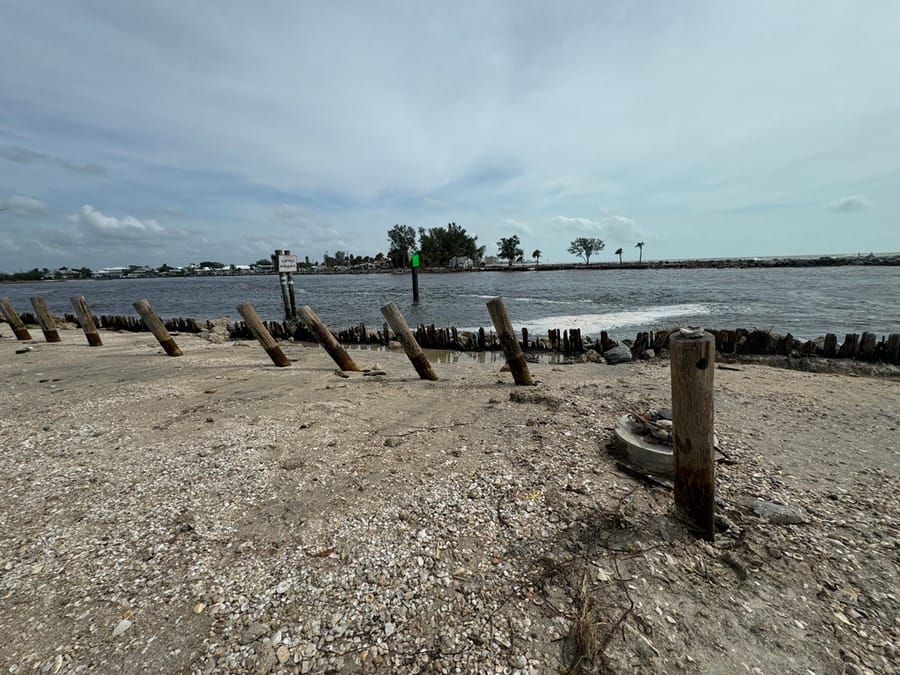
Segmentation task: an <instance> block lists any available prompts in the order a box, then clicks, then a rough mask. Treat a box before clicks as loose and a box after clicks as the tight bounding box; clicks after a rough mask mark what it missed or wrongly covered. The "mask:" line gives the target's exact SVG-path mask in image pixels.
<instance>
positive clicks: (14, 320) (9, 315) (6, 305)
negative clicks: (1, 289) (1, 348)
mask: <svg viewBox="0 0 900 675" xmlns="http://www.w3.org/2000/svg"><path fill="white" fill-rule="evenodd" d="M0 312H2V313H3V318H4V319H6V322H7V323H8V324H9V327H10V328H12V332H13V334H14V335H15V336H16V339H17V340H30V339H31V333H29V332H28V329H27V328H26V327H25V324H24V323H23V322H22V319H21V318H20V317H19V313H18V312H17V311H16V310H15V308H14V307H13V306H12V303H11V302H10V301H9V298H0Z"/></svg>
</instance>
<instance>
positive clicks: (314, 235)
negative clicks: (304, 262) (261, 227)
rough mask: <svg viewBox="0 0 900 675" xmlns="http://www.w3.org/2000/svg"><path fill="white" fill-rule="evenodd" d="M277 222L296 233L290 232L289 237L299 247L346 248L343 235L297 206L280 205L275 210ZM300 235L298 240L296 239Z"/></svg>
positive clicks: (303, 207)
mask: <svg viewBox="0 0 900 675" xmlns="http://www.w3.org/2000/svg"><path fill="white" fill-rule="evenodd" d="M275 217H276V218H277V220H278V221H279V222H280V223H282V224H283V225H286V226H287V227H290V228H295V229H296V230H298V231H295V232H291V233H290V235H289V236H290V237H293V240H294V241H297V242H298V243H299V244H301V245H317V246H318V245H323V244H331V245H332V246H339V247H346V246H347V242H346V241H345V238H344V236H345V234H346V233H344V234H341V233H340V232H338V231H337V230H336V229H335V228H334V227H332V226H330V225H329V224H327V223H323V222H322V218H321V217H320V216H318V215H317V214H315V213H314V212H313V211H310V210H309V209H308V208H306V207H305V206H301V205H299V204H282V205H281V206H279V207H278V208H277V209H276V210H275ZM298 235H300V238H299V240H298V239H297V237H298Z"/></svg>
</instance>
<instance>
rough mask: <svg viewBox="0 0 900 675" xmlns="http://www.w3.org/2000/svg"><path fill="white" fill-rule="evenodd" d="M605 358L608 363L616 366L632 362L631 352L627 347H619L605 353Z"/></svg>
mask: <svg viewBox="0 0 900 675" xmlns="http://www.w3.org/2000/svg"><path fill="white" fill-rule="evenodd" d="M603 358H605V359H606V362H607V363H609V364H611V365H615V364H617V363H628V362H629V361H631V350H630V349H629V348H628V347H626V346H625V345H619V346H618V347H613V348H612V349H608V350H606V351H605V352H603Z"/></svg>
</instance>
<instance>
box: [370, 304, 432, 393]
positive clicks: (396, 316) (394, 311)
mask: <svg viewBox="0 0 900 675" xmlns="http://www.w3.org/2000/svg"><path fill="white" fill-rule="evenodd" d="M381 314H382V315H383V316H384V318H385V319H386V320H387V322H388V325H389V326H390V327H391V330H392V331H394V335H396V336H397V339H398V340H399V341H400V344H401V345H403V350H404V351H405V352H406V356H407V358H409V360H410V362H411V363H412V364H413V367H414V368H415V369H416V372H417V373H418V374H419V377H420V378H422V379H423V380H437V379H438V376H437V373H435V372H434V369H433V368H432V367H431V363H429V361H428V357H426V356H425V352H423V351H422V348H421V347H420V346H419V343H418V342H416V338H415V336H414V335H413V334H412V331H411V330H410V329H409V326H408V325H406V319H404V318H403V314H401V313H400V309H399V308H398V307H397V305H395V304H394V303H393V302H390V303H388V304H386V305H385V306H384V307H382V308H381Z"/></svg>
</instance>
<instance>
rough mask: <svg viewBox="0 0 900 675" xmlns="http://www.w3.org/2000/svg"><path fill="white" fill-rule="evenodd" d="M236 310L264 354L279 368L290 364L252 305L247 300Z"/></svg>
mask: <svg viewBox="0 0 900 675" xmlns="http://www.w3.org/2000/svg"><path fill="white" fill-rule="evenodd" d="M237 311H238V314H240V315H241V317H242V318H243V319H244V321H245V322H246V324H247V327H248V328H250V331H251V332H252V333H253V335H254V336H255V337H256V339H257V340H259V344H261V345H262V348H263V349H265V350H266V354H268V355H269V358H270V359H272V363H274V364H275V365H276V366H278V367H279V368H284V367H285V366H289V365H291V362H290V361H289V360H288V357H287V356H285V355H284V352H283V351H281V347H279V346H278V343H277V342H275V338H273V337H272V334H271V333H270V332H269V331H268V329H267V328H266V327H265V325H264V324H263V322H262V321H260V318H259V315H258V314H257V313H256V310H255V309H253V305H251V304H250V303H249V302H244V303H242V304H240V305H238V306H237Z"/></svg>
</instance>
